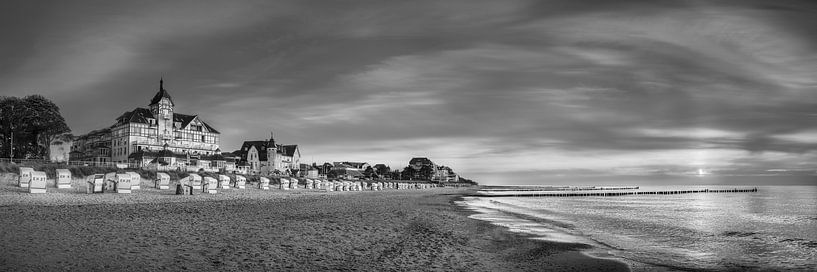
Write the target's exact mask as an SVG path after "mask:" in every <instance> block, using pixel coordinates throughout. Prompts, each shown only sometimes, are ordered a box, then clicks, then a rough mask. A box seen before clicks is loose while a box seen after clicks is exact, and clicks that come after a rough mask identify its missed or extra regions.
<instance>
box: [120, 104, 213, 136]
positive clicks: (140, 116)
mask: <svg viewBox="0 0 817 272" xmlns="http://www.w3.org/2000/svg"><path fill="white" fill-rule="evenodd" d="M148 118H153V119H156V117H155V116H153V113H152V112H150V110H149V109H146V108H136V109H133V110H132V111H126V112H125V113H123V114H122V115H121V116H119V117H117V118H116V121H117V122H124V123H142V124H148ZM196 118H197V116H196V115H187V114H181V113H175V112H174V113H173V121H174V122H179V123H181V127H186V126H187V125H188V124H190V122H193V120H195V119H196ZM198 119H199V122H201V124H202V125H204V126H205V127H207V130H209V131H211V132H213V133H219V134H220V133H221V132H218V130H216V129H215V128H213V127H212V126H210V124H208V123H207V122H204V120H201V118H198ZM108 131H110V130H108Z"/></svg>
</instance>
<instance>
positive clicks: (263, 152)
mask: <svg viewBox="0 0 817 272" xmlns="http://www.w3.org/2000/svg"><path fill="white" fill-rule="evenodd" d="M268 145H269V142H268V141H244V144H242V145H241V157H242V159H245V160H246V159H247V158H246V156H247V152H248V151H250V147H253V146H254V147H255V149H256V150H258V160H259V161H267V147H268Z"/></svg>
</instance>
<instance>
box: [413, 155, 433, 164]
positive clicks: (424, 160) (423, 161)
mask: <svg viewBox="0 0 817 272" xmlns="http://www.w3.org/2000/svg"><path fill="white" fill-rule="evenodd" d="M409 164H411V165H414V164H421V165H434V163H433V162H431V160H429V159H428V158H423V157H417V158H411V160H410V161H409Z"/></svg>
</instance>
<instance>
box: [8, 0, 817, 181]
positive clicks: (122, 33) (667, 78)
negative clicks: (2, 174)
mask: <svg viewBox="0 0 817 272" xmlns="http://www.w3.org/2000/svg"><path fill="white" fill-rule="evenodd" d="M814 14H817V1H810V0H804V1H785V0H776V1H754V0H735V1H665V0H649V1H633V0H625V1H601V0H587V1H575V0H567V1H562V0H552V1H547V0H541V1H521V0H503V1H495V0H485V1H481V0H463V1H386V0H381V1H365V0H362V1H361V0H355V1H199V0H197V1H108V0H105V1H3V8H2V9H0V37H2V42H0V63H1V64H2V65H0V95H5V96H24V95H29V94H42V95H44V96H46V97H47V98H49V99H51V100H53V101H54V102H55V103H57V104H58V105H59V106H60V107H61V112H62V114H63V116H64V117H65V119H66V121H67V122H68V125H69V126H70V127H71V129H72V131H73V133H74V134H75V135H81V134H84V133H87V132H88V131H90V130H93V129H98V128H102V127H106V126H110V125H112V124H113V122H114V119H115V118H116V117H117V116H119V115H120V114H122V113H123V112H125V111H128V110H132V109H133V108H136V107H146V106H147V104H148V103H149V100H150V99H151V98H152V97H153V95H154V94H155V93H156V91H157V90H158V83H159V79H160V78H161V77H163V78H164V80H165V81H164V86H165V88H166V89H167V90H168V91H169V93H170V94H171V95H172V96H173V99H174V102H175V104H176V111H177V112H179V113H185V114H197V115H199V117H200V118H202V119H203V120H205V121H206V122H208V123H209V124H211V125H212V126H213V127H215V128H216V129H218V130H219V131H220V132H221V149H222V150H224V151H232V150H236V149H238V148H239V147H240V145H241V143H242V142H243V141H245V140H263V139H267V138H268V137H269V135H270V131H273V133H274V135H275V139H276V141H277V142H279V143H284V144H298V145H299V148H300V150H301V154H302V156H303V157H302V160H301V161H302V162H306V163H311V162H313V161H314V162H318V163H320V162H324V161H366V162H370V163H372V164H375V163H385V164H387V165H390V166H391V167H392V168H402V167H405V165H406V164H407V163H408V160H409V159H411V158H412V157H428V158H430V159H431V160H433V161H434V162H435V163H437V164H441V165H447V166H450V167H452V168H453V169H454V170H455V171H456V172H458V173H459V174H461V175H463V176H465V177H468V178H472V179H475V180H477V181H478V182H480V183H483V184H546V183H548V182H549V180H551V179H554V178H564V177H599V176H611V175H613V176H635V177H651V176H696V175H698V173H699V172H700V173H704V175H708V176H756V177H774V176H787V177H791V176H796V177H804V178H802V179H799V180H800V181H798V182H799V183H805V184H817V177H815V176H817V27H814V26H817V16H814ZM699 170H700V171H699ZM798 182H795V183H798Z"/></svg>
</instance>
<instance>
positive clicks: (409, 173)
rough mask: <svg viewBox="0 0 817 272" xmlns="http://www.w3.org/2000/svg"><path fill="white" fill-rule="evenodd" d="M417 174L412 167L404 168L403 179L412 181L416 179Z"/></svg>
mask: <svg viewBox="0 0 817 272" xmlns="http://www.w3.org/2000/svg"><path fill="white" fill-rule="evenodd" d="M416 173H417V170H414V168H413V167H411V166H406V168H403V173H402V178H403V179H404V180H412V179H414V175H415V174H416Z"/></svg>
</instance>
